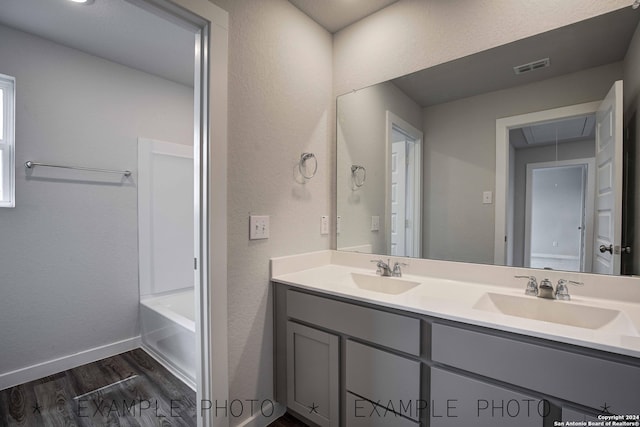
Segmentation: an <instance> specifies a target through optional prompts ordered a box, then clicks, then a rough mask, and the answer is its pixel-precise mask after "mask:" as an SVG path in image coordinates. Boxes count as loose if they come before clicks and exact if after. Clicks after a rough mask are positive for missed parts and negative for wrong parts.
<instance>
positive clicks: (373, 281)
mask: <svg viewBox="0 0 640 427" xmlns="http://www.w3.org/2000/svg"><path fill="white" fill-rule="evenodd" d="M351 280H352V281H353V284H354V285H355V286H356V287H358V288H360V289H365V290H367V291H374V292H380V293H383V294H390V295H398V294H401V293H403V292H407V291H408V290H409V289H411V288H413V287H415V286H418V285H419V284H420V283H419V282H413V281H411V280H404V279H398V278H396V277H382V276H378V275H374V274H371V275H369V274H360V273H351Z"/></svg>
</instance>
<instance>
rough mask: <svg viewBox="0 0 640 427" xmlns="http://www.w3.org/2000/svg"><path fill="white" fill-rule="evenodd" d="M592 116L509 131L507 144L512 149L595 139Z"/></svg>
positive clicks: (594, 119) (593, 118) (593, 116)
mask: <svg viewBox="0 0 640 427" xmlns="http://www.w3.org/2000/svg"><path fill="white" fill-rule="evenodd" d="M595 123H596V118H595V115H594V114H588V115H585V116H580V117H572V118H568V119H563V120H556V121H552V122H547V123H537V124H534V125H530V126H524V127H521V128H516V129H510V130H509V143H510V144H511V145H513V147H514V148H516V149H520V148H530V147H539V146H543V145H552V144H555V143H556V142H557V143H558V144H562V143H565V142H574V141H591V143H593V140H594V139H595Z"/></svg>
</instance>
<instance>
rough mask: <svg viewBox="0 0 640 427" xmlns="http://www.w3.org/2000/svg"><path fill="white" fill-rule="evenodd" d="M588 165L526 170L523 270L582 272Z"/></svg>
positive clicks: (531, 167) (529, 168) (542, 167)
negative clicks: (529, 268) (525, 225)
mask: <svg viewBox="0 0 640 427" xmlns="http://www.w3.org/2000/svg"><path fill="white" fill-rule="evenodd" d="M586 178H587V165H585V164H578V165H570V166H546V164H545V166H541V167H536V165H529V166H528V167H527V212H526V222H527V230H526V236H525V240H526V243H525V244H526V246H525V266H526V267H531V268H547V269H553V270H565V271H584V267H583V266H584V254H585V245H584V236H585V235H584V230H585V219H586V212H585V202H586V185H587V179H586Z"/></svg>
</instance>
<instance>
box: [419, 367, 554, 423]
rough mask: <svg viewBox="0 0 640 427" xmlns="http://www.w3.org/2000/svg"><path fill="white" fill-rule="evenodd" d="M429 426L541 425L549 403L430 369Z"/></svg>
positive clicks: (441, 370) (440, 370) (549, 408)
mask: <svg viewBox="0 0 640 427" xmlns="http://www.w3.org/2000/svg"><path fill="white" fill-rule="evenodd" d="M431 405H432V406H431V413H430V418H429V420H430V424H429V425H430V426H431V427H449V426H451V427H457V426H477V427H499V426H505V427H507V426H508V427H513V426H518V427H542V426H543V425H544V417H543V415H550V412H551V407H550V406H549V403H548V402H546V401H544V400H541V399H537V398H535V397H532V396H527V395H525V394H522V393H517V392H514V391H512V390H507V389H505V388H502V387H498V386H496V385H493V384H489V383H484V382H482V381H479V380H476V379H473V378H468V377H465V376H463V375H460V374H455V373H453V372H449V371H446V370H444V369H439V368H432V369H431Z"/></svg>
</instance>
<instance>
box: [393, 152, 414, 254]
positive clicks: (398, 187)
mask: <svg viewBox="0 0 640 427" xmlns="http://www.w3.org/2000/svg"><path fill="white" fill-rule="evenodd" d="M406 154H407V141H404V140H403V141H397V142H394V143H393V144H392V146H391V255H399V256H411V255H409V254H408V253H407V247H406V245H407V238H406V233H407V230H406V223H407V209H406V204H407V156H406ZM409 240H410V239H409Z"/></svg>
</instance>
